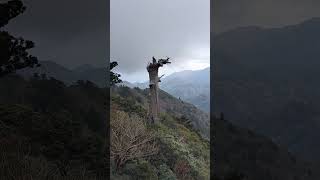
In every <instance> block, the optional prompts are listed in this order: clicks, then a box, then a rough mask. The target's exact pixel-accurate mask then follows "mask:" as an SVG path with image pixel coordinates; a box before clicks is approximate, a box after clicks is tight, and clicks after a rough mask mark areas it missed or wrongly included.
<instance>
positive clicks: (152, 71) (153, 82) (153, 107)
mask: <svg viewBox="0 0 320 180" xmlns="http://www.w3.org/2000/svg"><path fill="white" fill-rule="evenodd" d="M168 63H170V62H169V58H167V59H159V60H158V62H157V60H156V59H155V58H154V57H153V61H152V63H149V65H148V66H147V70H148V72H149V88H150V105H149V122H150V123H151V124H155V123H158V122H159V117H158V115H159V112H160V107H159V97H158V96H159V95H158V94H159V82H160V78H159V76H158V71H159V68H160V67H162V66H163V65H164V64H168Z"/></svg>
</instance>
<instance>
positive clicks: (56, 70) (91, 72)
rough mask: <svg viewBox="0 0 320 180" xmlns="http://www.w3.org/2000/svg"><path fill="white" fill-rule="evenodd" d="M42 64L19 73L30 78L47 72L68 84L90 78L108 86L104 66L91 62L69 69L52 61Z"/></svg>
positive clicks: (48, 74) (94, 81) (99, 84)
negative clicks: (90, 63) (93, 64)
mask: <svg viewBox="0 0 320 180" xmlns="http://www.w3.org/2000/svg"><path fill="white" fill-rule="evenodd" d="M40 64H41V66H40V67H37V68H26V69H23V70H19V71H18V72H17V73H18V74H20V75H22V76H23V77H25V78H30V77H32V76H33V75H34V73H38V74H39V75H41V74H46V75H47V76H48V77H54V78H56V79H58V80H60V81H63V82H65V83H66V84H72V83H74V82H76V81H78V80H88V81H91V82H93V83H95V84H96V85H98V86H99V87H105V86H106V72H107V69H106V68H104V67H95V66H92V65H89V64H84V65H81V66H78V67H76V68H74V69H68V68H66V67H64V66H62V65H60V64H57V63H55V62H52V61H40Z"/></svg>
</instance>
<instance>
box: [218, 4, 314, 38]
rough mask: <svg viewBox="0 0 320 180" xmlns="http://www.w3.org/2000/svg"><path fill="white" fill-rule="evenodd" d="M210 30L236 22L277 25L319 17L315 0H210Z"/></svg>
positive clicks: (237, 23) (219, 30) (229, 26)
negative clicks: (211, 21)
mask: <svg viewBox="0 0 320 180" xmlns="http://www.w3.org/2000/svg"><path fill="white" fill-rule="evenodd" d="M212 2H213V16H214V17H213V19H212V20H213V28H214V32H216V33H219V32H222V31H226V30H230V29H233V28H235V27H239V26H252V25H258V26H264V27H281V26H285V25H290V24H296V23H300V22H301V21H304V20H307V19H309V18H312V17H320V11H319V8H320V1H318V0H214V1H212Z"/></svg>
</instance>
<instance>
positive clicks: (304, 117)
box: [213, 18, 320, 163]
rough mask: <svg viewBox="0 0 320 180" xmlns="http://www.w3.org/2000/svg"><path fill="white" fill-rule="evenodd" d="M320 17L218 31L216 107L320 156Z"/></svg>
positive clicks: (312, 157) (310, 156)
mask: <svg viewBox="0 0 320 180" xmlns="http://www.w3.org/2000/svg"><path fill="white" fill-rule="evenodd" d="M319 32H320V18H312V19H310V20H308V21H305V22H303V23H300V24H296V25H290V26H286V27H282V28H271V29H265V28H260V27H243V28H237V29H234V30H231V31H228V32H225V33H221V34H217V35H216V36H215V37H214V47H215V51H214V61H213V62H214V72H213V73H214V77H215V79H214V84H215V86H214V90H213V91H214V96H215V104H214V107H215V111H216V112H223V113H224V114H225V117H226V118H227V119H228V120H230V121H231V122H232V123H233V124H236V125H238V126H241V127H245V128H249V129H251V130H253V131H255V132H258V133H261V134H263V135H266V136H267V137H269V138H271V139H273V140H274V141H275V142H277V143H278V144H281V145H283V146H286V147H288V149H289V150H290V151H291V152H292V153H293V154H294V155H296V156H298V157H300V158H304V159H307V160H309V161H312V162H315V163H317V162H320V154H319V152H320V143H319V141H316V140H315V139H318V138H320V133H319V129H320V124H319V122H320V91H319V90H320V85H319V80H318V78H319V77H320V71H319V69H320V61H319V57H320V51H319V49H320V36H319Z"/></svg>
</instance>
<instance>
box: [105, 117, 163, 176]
mask: <svg viewBox="0 0 320 180" xmlns="http://www.w3.org/2000/svg"><path fill="white" fill-rule="evenodd" d="M110 127H111V151H110V153H111V159H112V160H113V161H114V163H115V166H116V169H117V170H119V168H121V167H123V166H124V165H125V164H126V163H127V162H128V161H130V160H134V159H139V158H145V157H149V156H152V155H155V154H157V153H158V147H157V145H156V142H155V136H154V135H153V133H151V131H149V130H148V129H147V127H146V123H145V122H144V121H143V119H141V118H140V117H138V116H136V115H133V116H131V117H129V115H128V114H126V113H125V112H122V111H115V112H113V113H112V114H111V121H110Z"/></svg>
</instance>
